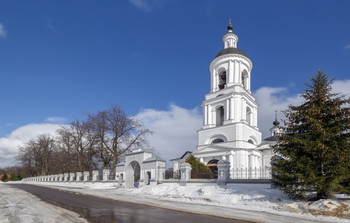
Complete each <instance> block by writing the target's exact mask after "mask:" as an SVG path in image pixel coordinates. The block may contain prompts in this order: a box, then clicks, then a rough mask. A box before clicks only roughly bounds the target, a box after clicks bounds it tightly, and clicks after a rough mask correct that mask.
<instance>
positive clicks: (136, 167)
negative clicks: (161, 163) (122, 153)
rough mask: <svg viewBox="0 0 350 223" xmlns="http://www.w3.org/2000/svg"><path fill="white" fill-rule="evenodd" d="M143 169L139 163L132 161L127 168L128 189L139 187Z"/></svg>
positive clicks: (126, 182) (126, 183)
mask: <svg viewBox="0 0 350 223" xmlns="http://www.w3.org/2000/svg"><path fill="white" fill-rule="evenodd" d="M140 173H141V167H140V164H139V163H138V162H137V161H132V162H131V163H130V164H129V165H128V167H127V168H126V176H127V178H126V181H125V185H126V186H127V187H138V183H139V180H140Z"/></svg>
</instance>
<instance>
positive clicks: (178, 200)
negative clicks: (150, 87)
mask: <svg viewBox="0 0 350 223" xmlns="http://www.w3.org/2000/svg"><path fill="white" fill-rule="evenodd" d="M26 183H28V182H26ZM32 183H34V182H32ZM34 184H39V185H43V186H50V187H59V188H60V189H62V188H65V189H66V190H70V191H75V192H79V193H85V194H91V195H95V196H101V197H108V198H111V199H116V200H123V201H128V202H135V203H143V204H148V205H154V206H159V207H164V208H169V209H175V210H180V211H189V212H193V213H201V214H211V215H216V216H224V217H229V218H237V216H239V217H240V218H242V219H245V220H253V221H257V222H293V223H295V222H349V223H350V199H349V198H347V199H346V198H344V199H337V200H335V199H326V200H319V201H315V202H306V201H299V202H296V201H293V200H290V199H288V197H287V196H285V195H284V194H283V193H282V192H280V191H279V190H276V189H272V188H271V186H270V185H269V184H232V185H227V186H224V187H222V186H217V185H216V184H196V183H189V184H187V186H179V185H178V184H177V183H163V184H158V185H150V186H144V187H140V188H132V189H127V188H116V184H115V183H91V182H87V183H83V182H66V183H62V182H45V183H44V182H41V183H38V182H35V183H34ZM169 201H171V202H169ZM0 223H1V222H0Z"/></svg>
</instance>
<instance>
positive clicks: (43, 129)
mask: <svg viewBox="0 0 350 223" xmlns="http://www.w3.org/2000/svg"><path fill="white" fill-rule="evenodd" d="M60 127H62V125H59V124H29V125H24V126H21V127H19V128H17V129H15V130H14V131H13V132H12V133H11V134H10V135H8V136H6V137H2V138H0V167H7V166H14V165H16V164H17V161H16V159H15V157H16V155H17V153H18V148H19V147H20V146H23V144H24V143H25V142H27V141H29V140H31V139H34V138H36V137H37V136H38V135H40V134H50V135H54V134H55V133H56V130H57V129H59V128H60Z"/></svg>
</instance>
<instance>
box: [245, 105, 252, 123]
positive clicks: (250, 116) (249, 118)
mask: <svg viewBox="0 0 350 223" xmlns="http://www.w3.org/2000/svg"><path fill="white" fill-rule="evenodd" d="M246 120H247V123H248V125H251V121H252V110H251V109H250V108H249V107H247V111H246Z"/></svg>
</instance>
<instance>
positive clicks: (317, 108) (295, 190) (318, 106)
mask: <svg viewBox="0 0 350 223" xmlns="http://www.w3.org/2000/svg"><path fill="white" fill-rule="evenodd" d="M331 84H332V81H331V80H329V79H328V77H327V75H326V74H325V73H323V72H322V71H318V73H317V74H316V75H315V77H313V78H311V84H306V86H307V90H306V91H305V93H303V94H302V95H301V97H302V98H303V99H304V102H303V103H302V104H301V105H299V106H292V105H290V106H289V108H288V109H287V110H286V111H285V112H284V114H285V116H286V120H284V126H285V127H284V132H283V133H282V135H281V137H280V142H279V143H278V144H277V145H276V146H275V147H274V152H275V153H276V154H278V155H280V156H281V159H275V160H274V162H273V167H272V170H273V171H272V172H273V179H272V184H273V186H275V187H276V188H279V189H281V190H282V191H283V192H285V193H286V194H287V195H288V196H289V197H291V198H299V199H300V198H305V197H306V196H308V195H309V198H310V199H315V200H317V199H323V198H329V197H331V196H333V194H334V193H335V192H343V193H350V185H349V181H350V107H349V105H350V99H349V98H345V96H344V95H341V94H339V93H332V87H331ZM309 192H314V193H309ZM310 195H311V196H310Z"/></svg>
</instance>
